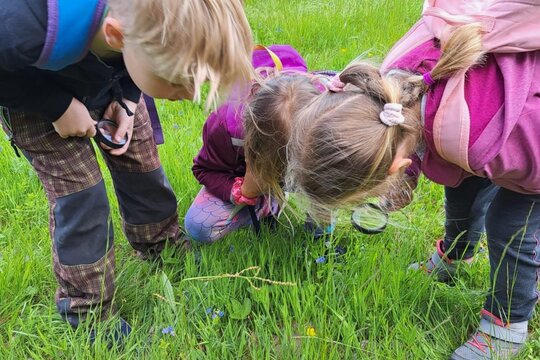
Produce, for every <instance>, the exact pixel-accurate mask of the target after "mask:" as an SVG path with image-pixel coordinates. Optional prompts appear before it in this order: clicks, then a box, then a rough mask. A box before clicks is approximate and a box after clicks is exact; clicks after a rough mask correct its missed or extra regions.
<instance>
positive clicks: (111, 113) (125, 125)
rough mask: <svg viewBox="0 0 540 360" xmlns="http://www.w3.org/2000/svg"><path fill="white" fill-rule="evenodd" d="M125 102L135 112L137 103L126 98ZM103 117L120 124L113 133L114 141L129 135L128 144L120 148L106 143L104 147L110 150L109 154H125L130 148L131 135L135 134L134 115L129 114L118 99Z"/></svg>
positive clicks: (111, 104)
mask: <svg viewBox="0 0 540 360" xmlns="http://www.w3.org/2000/svg"><path fill="white" fill-rule="evenodd" d="M123 102H124V104H126V106H127V107H128V108H129V109H130V110H131V112H133V113H135V109H136V107H137V104H136V103H134V102H133V101H129V100H126V99H124V100H123ZM103 117H104V118H105V119H110V120H113V121H114V122H116V125H118V129H117V130H116V132H115V133H114V134H113V141H114V142H121V141H122V140H123V139H124V138H125V137H126V135H127V141H126V144H125V145H124V146H122V147H121V148H120V149H110V148H109V147H107V146H105V145H101V147H102V148H104V149H105V150H107V151H109V154H111V155H114V156H120V155H122V154H124V153H125V152H126V151H127V149H128V148H129V143H130V142H131V135H132V134H133V119H134V115H132V116H128V114H127V113H126V110H124V108H122V106H120V104H119V103H118V102H117V101H113V102H112V103H110V104H109V106H108V107H107V109H106V110H105V113H104V114H103Z"/></svg>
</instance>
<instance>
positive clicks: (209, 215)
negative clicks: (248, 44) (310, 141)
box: [185, 45, 331, 243]
mask: <svg viewBox="0 0 540 360" xmlns="http://www.w3.org/2000/svg"><path fill="white" fill-rule="evenodd" d="M252 62H253V66H254V68H256V69H257V71H258V72H259V73H260V74H261V75H262V76H263V77H266V80H265V81H264V83H263V84H262V85H260V84H254V85H253V87H252V89H251V94H250V95H249V97H248V99H247V101H246V100H245V99H242V98H237V99H230V100H229V101H228V102H226V103H225V104H224V105H222V106H221V107H220V108H219V109H217V110H216V111H215V112H213V113H212V114H211V115H210V116H209V117H208V119H207V120H206V123H205V125H204V128H203V147H202V148H201V150H200V152H199V154H198V155H197V156H196V157H195V159H194V165H193V174H194V175H195V177H196V178H197V180H198V181H199V182H200V183H201V184H202V185H203V187H202V189H201V190H200V191H199V194H198V195H197V197H196V198H195V200H194V201H193V204H192V205H191V207H190V208H189V210H188V212H187V214H186V218H185V229H186V231H187V232H188V234H189V235H190V236H191V238H193V239H195V240H197V241H200V242H205V243H211V242H214V241H216V240H218V239H220V238H222V237H223V236H225V235H226V234H228V233H230V232H232V231H234V230H236V229H238V228H240V227H242V226H246V225H249V224H251V222H252V221H251V217H250V214H249V211H248V208H247V206H246V205H248V206H254V207H255V210H256V214H257V217H258V218H259V219H262V218H265V217H268V216H274V215H277V213H278V211H279V204H280V203H281V202H282V201H283V200H284V195H283V191H282V189H281V186H280V181H281V179H282V178H283V175H284V169H285V164H286V154H285V147H286V144H287V142H288V140H289V134H290V127H291V124H292V123H291V121H292V118H293V115H294V113H296V112H297V111H299V109H300V108H302V107H303V106H304V105H306V104H307V103H309V101H311V99H313V98H314V97H316V96H317V95H319V94H320V93H321V91H322V90H323V89H324V86H323V85H322V83H320V82H319V81H318V79H319V78H318V77H317V76H314V75H311V74H308V73H307V66H306V63H305V61H304V59H303V58H302V57H301V56H300V54H299V53H298V52H297V51H296V50H295V49H293V48H292V47H290V46H288V45H273V46H270V47H269V48H268V49H266V48H262V47H261V48H258V49H256V50H255V51H254V52H253V57H252ZM276 69H279V70H280V71H279V72H278V71H276ZM246 159H247V160H248V162H249V164H250V165H249V166H246ZM265 194H272V196H270V195H265ZM328 231H331V229H328Z"/></svg>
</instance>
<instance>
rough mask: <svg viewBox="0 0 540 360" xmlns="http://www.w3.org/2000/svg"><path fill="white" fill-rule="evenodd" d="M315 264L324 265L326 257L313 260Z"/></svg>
mask: <svg viewBox="0 0 540 360" xmlns="http://www.w3.org/2000/svg"><path fill="white" fill-rule="evenodd" d="M315 262H316V263H317V264H324V263H325V262H326V257H325V256H319V257H318V258H317V259H315Z"/></svg>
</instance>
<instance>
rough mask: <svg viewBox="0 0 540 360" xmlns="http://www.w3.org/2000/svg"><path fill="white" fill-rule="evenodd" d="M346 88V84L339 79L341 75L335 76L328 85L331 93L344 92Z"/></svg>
mask: <svg viewBox="0 0 540 360" xmlns="http://www.w3.org/2000/svg"><path fill="white" fill-rule="evenodd" d="M344 87H345V83H344V82H343V81H341V80H340V79H339V75H336V76H334V77H333V78H332V79H331V80H330V83H328V90H329V91H331V92H335V93H337V92H342V91H343V88H344Z"/></svg>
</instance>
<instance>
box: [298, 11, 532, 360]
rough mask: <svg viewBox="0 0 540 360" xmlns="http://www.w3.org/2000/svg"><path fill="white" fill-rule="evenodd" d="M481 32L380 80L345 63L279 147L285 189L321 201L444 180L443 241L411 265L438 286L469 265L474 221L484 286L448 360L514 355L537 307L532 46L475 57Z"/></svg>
mask: <svg viewBox="0 0 540 360" xmlns="http://www.w3.org/2000/svg"><path fill="white" fill-rule="evenodd" d="M431 2H433V1H431ZM531 6H532V5H531ZM536 6H538V5H536ZM413 30H414V29H413ZM413 30H412V31H413ZM484 30H485V29H483V28H482V27H481V25H478V24H474V23H473V24H468V25H463V26H459V27H457V28H456V29H455V30H454V31H453V32H452V33H451V35H449V36H448V37H446V39H445V40H444V41H440V40H439V39H438V38H431V39H429V40H427V41H424V42H420V43H418V42H417V43H416V44H415V45H414V46H412V47H411V48H409V49H408V51H404V52H403V54H402V55H401V56H398V57H396V58H395V59H393V61H392V62H391V63H390V64H386V68H385V71H384V72H382V73H381V71H379V69H378V68H376V67H374V66H372V65H368V64H364V63H355V64H352V65H351V66H349V67H348V68H346V69H345V70H344V71H343V72H342V73H340V74H339V76H338V77H336V79H335V81H334V84H335V86H334V91H333V92H326V93H323V94H321V95H320V96H319V97H318V99H316V100H315V101H314V102H312V104H310V105H309V106H308V107H307V108H305V109H304V110H302V111H301V112H300V113H299V115H298V116H297V118H296V120H295V128H294V131H293V140H291V143H290V145H289V173H290V176H289V183H290V184H293V185H295V186H296V187H297V188H296V189H295V191H301V192H303V193H304V194H305V195H307V197H308V198H309V199H310V200H311V201H312V202H314V203H316V204H319V205H320V206H326V207H329V208H334V207H343V206H345V205H346V204H356V203H359V202H360V201H361V200H362V199H364V198H366V197H369V196H373V195H374V194H375V195H376V194H379V193H381V191H384V188H386V187H387V186H388V184H389V183H390V182H391V180H392V179H393V178H396V175H398V174H401V173H403V172H404V171H405V169H407V168H408V167H409V166H411V164H412V165H414V167H416V168H418V169H420V170H421V171H422V172H423V173H424V174H425V175H426V176H427V177H428V178H430V179H431V180H433V181H435V182H438V183H440V184H443V185H445V195H446V217H447V222H446V228H445V229H446V235H445V238H444V239H443V240H440V241H439V242H438V243H437V248H436V250H435V252H434V253H433V255H432V256H431V257H430V259H429V260H428V261H427V262H425V263H417V264H414V265H413V267H414V268H417V269H423V270H425V271H426V272H428V273H432V274H434V275H435V276H437V277H438V278H439V279H440V280H446V279H448V277H449V276H450V275H452V274H453V273H454V272H455V269H456V265H457V263H458V262H460V261H465V262H470V261H471V260H472V257H473V255H474V253H473V251H474V248H475V245H476V243H477V242H478V239H479V236H478V234H477V232H478V229H479V228H481V227H482V226H483V225H484V224H485V228H486V231H487V243H488V248H489V260H490V265H491V272H490V277H491V285H492V290H490V291H489V293H488V295H487V298H486V301H485V304H484V307H483V310H482V319H481V322H480V326H479V328H478V330H477V331H476V332H475V333H474V334H473V335H472V336H471V338H470V339H469V340H468V341H467V342H465V343H464V344H463V345H462V346H460V347H459V348H458V349H457V350H456V351H455V352H454V353H453V354H452V359H488V358H492V357H496V358H500V359H506V358H510V357H511V356H513V355H515V354H516V353H517V352H518V351H519V350H520V349H521V348H522V346H523V344H524V342H525V340H526V338H527V325H528V321H529V320H530V318H531V316H532V313H533V310H534V307H535V305H536V302H537V300H538V294H537V271H538V269H539V268H540V255H539V254H540V246H539V242H538V239H539V234H540V232H539V229H540V132H539V130H538V129H540V82H539V81H538V79H540V51H529V52H517V53H498V52H497V53H488V54H486V53H485V51H484V48H483V46H482V45H483V43H482V34H483V32H484ZM536 34H538V32H536ZM465 73H466V76H465V77H464V79H465V80H464V82H463V84H464V85H463V88H462V89H461V90H462V97H461V98H460V99H458V100H461V99H464V102H465V107H462V106H458V107H451V106H449V104H450V103H451V102H452V101H454V100H456V97H455V96H454V97H448V96H447V95H445V94H446V91H447V90H449V88H450V87H451V86H452V87H453V86H454V85H455V84H456V82H455V81H454V77H453V76H461V78H463V75H464V74H465ZM452 89H454V87H453V88H452ZM451 109H453V110H454V111H450V110H451ZM456 109H457V110H456ZM441 118H442V119H444V121H443V123H442V124H441V123H440V122H439V121H440V119H441ZM463 119H467V120H469V121H468V123H467V122H465V121H462V120H463ZM449 143H454V144H456V145H455V148H451V147H450V148H448V147H445V144H449ZM454 153H455V154H456V157H453V156H452V155H453V154H454ZM455 158H457V160H455ZM485 199H490V200H489V201H487V202H486V201H485ZM479 204H480V206H479ZM484 205H485V206H484Z"/></svg>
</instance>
